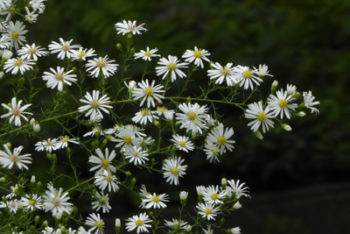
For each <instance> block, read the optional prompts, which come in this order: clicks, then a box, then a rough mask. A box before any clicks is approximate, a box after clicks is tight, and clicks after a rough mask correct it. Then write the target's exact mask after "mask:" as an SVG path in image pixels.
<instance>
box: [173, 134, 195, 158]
mask: <svg viewBox="0 0 350 234" xmlns="http://www.w3.org/2000/svg"><path fill="white" fill-rule="evenodd" d="M171 141H172V142H174V144H175V146H176V148H178V149H179V150H182V151H185V152H186V153H188V152H189V151H193V150H194V145H193V143H192V142H191V141H190V140H189V138H188V137H187V136H180V135H178V134H176V135H173V137H172V139H171Z"/></svg>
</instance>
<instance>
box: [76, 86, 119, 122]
mask: <svg viewBox="0 0 350 234" xmlns="http://www.w3.org/2000/svg"><path fill="white" fill-rule="evenodd" d="M84 97H85V99H80V102H82V103H85V104H86V105H83V106H81V107H79V109H78V110H79V112H86V113H85V117H88V116H90V120H92V121H96V120H97V119H98V118H103V114H102V112H101V110H102V111H103V112H104V113H106V114H109V110H108V109H112V108H113V107H112V106H110V105H107V104H108V103H110V101H109V97H107V95H106V94H105V95H103V96H102V97H100V91H98V90H93V91H92V95H91V94H90V93H89V92H86V94H85V96H84Z"/></svg>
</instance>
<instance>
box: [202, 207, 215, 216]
mask: <svg viewBox="0 0 350 234" xmlns="http://www.w3.org/2000/svg"><path fill="white" fill-rule="evenodd" d="M204 213H205V214H206V215H210V214H211V213H213V211H212V210H211V209H210V208H206V209H205V211H204Z"/></svg>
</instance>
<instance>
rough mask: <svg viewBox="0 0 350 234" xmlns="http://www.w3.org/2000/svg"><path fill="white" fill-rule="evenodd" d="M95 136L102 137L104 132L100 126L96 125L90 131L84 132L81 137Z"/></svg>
mask: <svg viewBox="0 0 350 234" xmlns="http://www.w3.org/2000/svg"><path fill="white" fill-rule="evenodd" d="M95 134H96V135H101V136H103V135H104V131H103V129H102V128H101V126H99V125H96V126H94V127H92V129H91V131H89V132H86V133H85V134H84V135H83V137H88V136H90V137H92V136H95Z"/></svg>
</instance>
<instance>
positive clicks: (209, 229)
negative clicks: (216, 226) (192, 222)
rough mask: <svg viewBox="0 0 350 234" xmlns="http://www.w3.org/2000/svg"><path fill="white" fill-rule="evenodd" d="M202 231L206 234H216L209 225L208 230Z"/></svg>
mask: <svg viewBox="0 0 350 234" xmlns="http://www.w3.org/2000/svg"><path fill="white" fill-rule="evenodd" d="M202 231H203V233H204V234H214V231H213V229H211V226H210V225H208V227H207V229H204V228H203V229H202Z"/></svg>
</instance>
